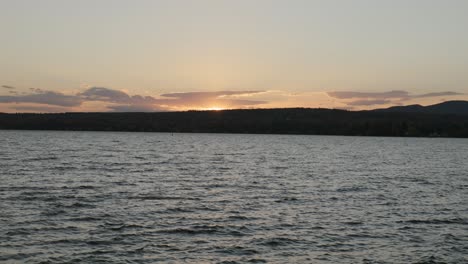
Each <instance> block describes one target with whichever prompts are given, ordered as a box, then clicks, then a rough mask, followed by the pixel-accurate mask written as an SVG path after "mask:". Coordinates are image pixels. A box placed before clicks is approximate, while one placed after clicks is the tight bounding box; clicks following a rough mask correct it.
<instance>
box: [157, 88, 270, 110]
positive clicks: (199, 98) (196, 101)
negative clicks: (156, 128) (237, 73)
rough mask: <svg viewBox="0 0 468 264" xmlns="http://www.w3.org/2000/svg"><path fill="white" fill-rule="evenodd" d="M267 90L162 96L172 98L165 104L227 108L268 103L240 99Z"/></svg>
mask: <svg viewBox="0 0 468 264" xmlns="http://www.w3.org/2000/svg"><path fill="white" fill-rule="evenodd" d="M264 92H265V91H216V92H187V93H169V94H162V95H161V97H166V98H171V99H170V100H166V101H164V103H165V104H169V105H174V106H185V107H198V108H200V107H202V108H203V107H210V106H222V107H226V108H234V107H245V106H253V105H260V104H266V103H267V101H261V100H249V99H238V98H239V97H244V98H245V97H248V96H252V95H255V94H259V93H264Z"/></svg>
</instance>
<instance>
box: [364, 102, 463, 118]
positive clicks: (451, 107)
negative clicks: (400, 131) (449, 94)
mask: <svg viewBox="0 0 468 264" xmlns="http://www.w3.org/2000/svg"><path fill="white" fill-rule="evenodd" d="M373 111H376V112H397V113H430V114H457V115H468V101H447V102H443V103H440V104H435V105H428V106H422V105H407V106H393V107H390V108H386V109H376V110H373Z"/></svg>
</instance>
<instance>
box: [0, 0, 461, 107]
mask: <svg viewBox="0 0 468 264" xmlns="http://www.w3.org/2000/svg"><path fill="white" fill-rule="evenodd" d="M466 14H468V1H466V0H437V1H436V0H350V1H345V0H230V1H228V0H159V1H158V0H135V1H130V0H100V1H95V0H80V1H70V0H41V1H37V0H15V1H11V0H0V36H1V37H0V41H1V42H0V43H1V44H0V112H74V111H86V112H94V111H179V110H190V109H195V110H206V109H213V110H217V109H233V108H276V107H314V108H315V107H321V108H338V109H349V110H361V109H374V108H384V107H389V106H393V105H409V104H422V105H428V104H435V103H440V102H443V101H448V100H468V34H467V32H468V31H467V28H468V16H467V15H466Z"/></svg>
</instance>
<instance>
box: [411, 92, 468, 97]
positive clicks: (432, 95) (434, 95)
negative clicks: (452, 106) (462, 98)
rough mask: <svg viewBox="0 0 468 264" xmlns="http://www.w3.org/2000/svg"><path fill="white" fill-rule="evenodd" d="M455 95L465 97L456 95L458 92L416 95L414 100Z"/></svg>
mask: <svg viewBox="0 0 468 264" xmlns="http://www.w3.org/2000/svg"><path fill="white" fill-rule="evenodd" d="M453 95H463V94H462V93H456V92H440V93H426V94H419V95H414V96H413V98H423V97H440V96H453Z"/></svg>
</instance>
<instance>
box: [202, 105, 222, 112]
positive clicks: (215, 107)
mask: <svg viewBox="0 0 468 264" xmlns="http://www.w3.org/2000/svg"><path fill="white" fill-rule="evenodd" d="M225 109H226V108H224V107H220V106H212V107H208V108H205V109H204V110H208V111H221V110H225Z"/></svg>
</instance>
